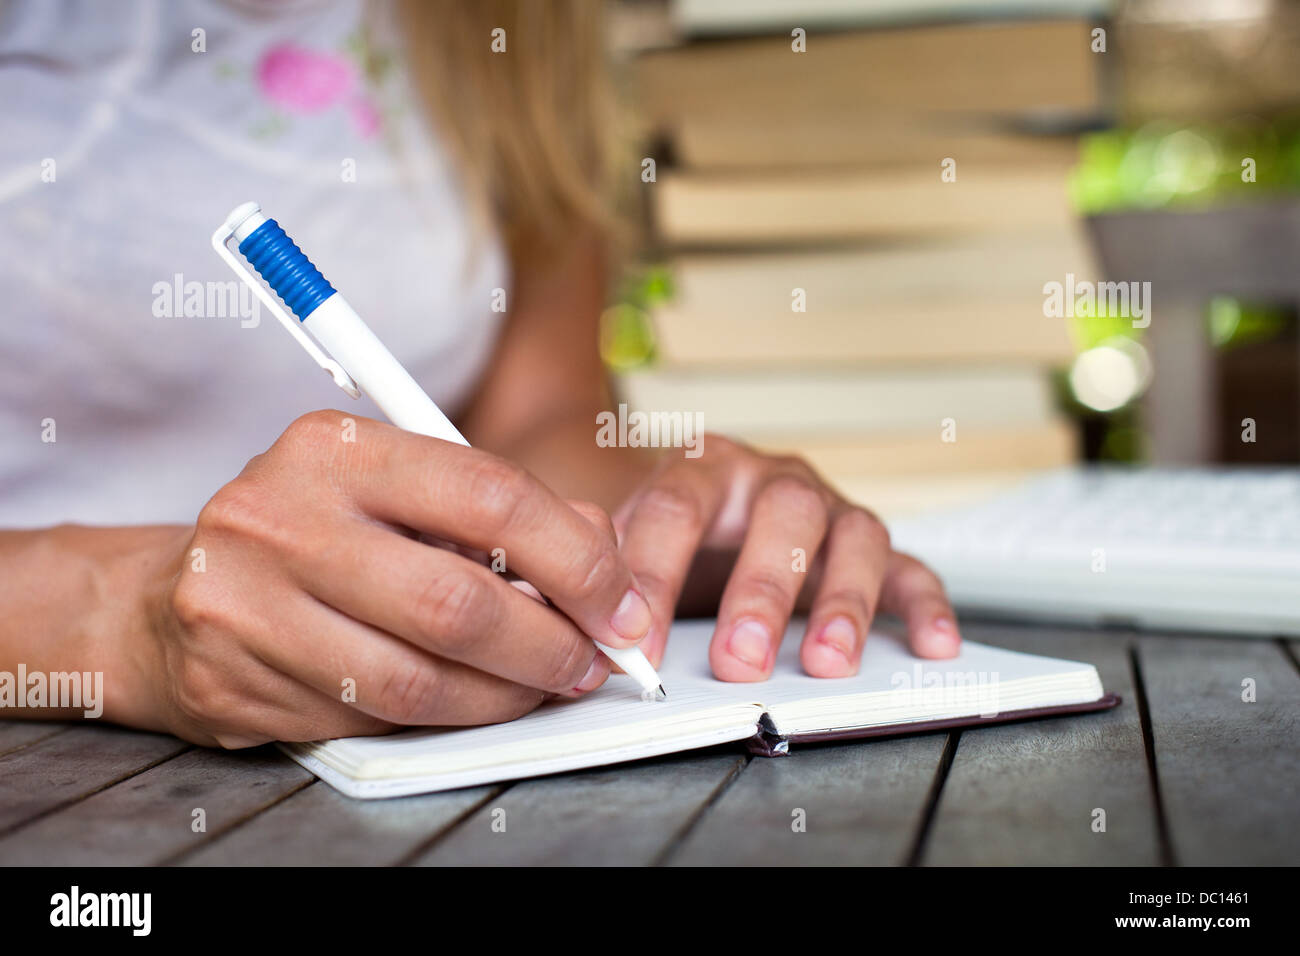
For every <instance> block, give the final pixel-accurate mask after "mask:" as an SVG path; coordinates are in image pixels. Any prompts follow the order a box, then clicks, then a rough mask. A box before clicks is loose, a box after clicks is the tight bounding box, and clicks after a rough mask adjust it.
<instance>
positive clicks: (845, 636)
mask: <svg viewBox="0 0 1300 956" xmlns="http://www.w3.org/2000/svg"><path fill="white" fill-rule="evenodd" d="M823 558H824V560H823V566H822V575H821V582H820V584H819V585H818V587H817V594H816V596H815V597H814V599H813V604H812V608H811V610H810V612H809V615H808V629H807V630H806V631H805V633H804V639H803V644H802V646H801V647H800V650H799V658H800V661H801V662H802V664H803V668H804V670H805V671H806V672H807V673H808V674H810V675H812V676H813V677H848V676H850V675H852V674H856V673H857V671H858V664H859V663H860V661H861V658H862V646H863V642H864V640H865V639H866V635H867V632H868V631H869V630H870V628H871V620H872V618H873V617H875V612H876V604H877V601H878V598H879V595H880V589H881V583H882V582H883V580H884V577H885V570H886V568H887V567H888V565H889V560H890V550H889V532H887V531H886V530H885V527H884V525H882V524H881V523H880V522H879V521H878V520H877V519H876V518H875V517H874V516H873V515H871V514H870V512H867V511H865V510H863V509H862V508H856V507H846V508H844V509H843V510H841V511H839V512H838V513H837V514H836V516H835V518H834V520H833V522H832V524H831V529H830V533H829V535H828V537H827V541H826V545H825V547H824V548H823Z"/></svg>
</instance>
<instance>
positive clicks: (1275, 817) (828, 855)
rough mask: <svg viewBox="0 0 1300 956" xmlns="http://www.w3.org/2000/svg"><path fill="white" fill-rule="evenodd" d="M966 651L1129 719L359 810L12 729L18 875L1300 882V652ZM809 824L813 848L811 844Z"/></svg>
mask: <svg viewBox="0 0 1300 956" xmlns="http://www.w3.org/2000/svg"><path fill="white" fill-rule="evenodd" d="M965 631H966V634H967V636H968V637H971V638H973V639H975V640H980V641H984V642H986V643H990V644H1000V645H1003V646H1006V647H1012V648H1016V649H1023V650H1030V651H1036V652H1041V653H1045V654H1053V655H1057V656H1062V657H1072V658H1076V659H1079V660H1087V661H1091V662H1092V663H1094V664H1095V665H1096V666H1097V667H1098V669H1099V670H1100V672H1101V675H1102V679H1103V681H1104V683H1105V685H1106V687H1107V689H1108V690H1111V691H1114V692H1117V693H1119V694H1120V695H1122V696H1123V698H1124V703H1123V704H1122V705H1121V706H1120V707H1118V708H1116V709H1115V710H1112V711H1109V712H1106V713H1101V714H1091V715H1086V716H1081V717H1071V718H1059V719H1052V720H1046V721H1037V722H1026V723H1021V724H1007V725H1001V726H992V727H985V728H980V729H977V730H967V731H962V732H959V733H958V732H954V733H930V734H920V735H915V736H910V737H899V738H894V739H888V740H877V741H872V742H862V743H848V744H834V745H822V746H815V747H807V748H804V749H803V750H796V752H795V753H794V754H793V755H792V756H790V757H786V758H779V759H764V758H760V757H750V756H748V755H746V754H744V753H743V752H742V751H741V750H740V749H738V748H730V747H723V748H715V749H712V750H705V751H695V752H693V753H688V754H679V755H676V756H673V757H669V758H660V759H654V760H648V761H642V762H640V763H636V764H628V765H624V766H619V767H607V768H602V769H597V770H592V771H585V772H578V773H569V774H563V775H560V776H555V777H549V778H545V779H540V780H529V781H522V782H519V783H513V784H506V785H500V786H487V787H476V788H473V789H470V790H460V791H454V792H450V793H441V794H431V795H428V796H421V797H407V798H402V799H395V800H377V801H357V800H351V799H349V798H347V797H344V796H341V795H340V794H338V793H336V792H335V791H333V790H332V789H330V788H329V787H328V786H327V785H325V784H323V783H320V782H318V781H316V780H314V779H313V778H312V777H311V776H310V775H309V774H308V773H307V772H306V771H305V770H303V769H302V768H300V767H299V766H298V765H297V764H294V763H292V762H290V761H289V760H288V759H287V758H285V757H283V756H281V755H280V754H279V753H278V752H277V751H275V750H274V749H272V748H269V747H265V748H258V749H256V750H252V751H243V752H223V751H214V750H204V749H201V748H196V747H192V746H190V745H188V744H186V743H184V742H182V741H179V740H176V739H174V738H171V737H166V736H159V735H155V734H145V733H136V732H132V731H126V730H121V729H118V728H114V727H110V726H105V725H87V724H53V723H30V722H25V721H3V722H0V864H70V865H97V864H159V863H163V864H182V865H205V864H416V865H425V864H434V865H437V864H529V863H533V864H537V863H589V864H672V865H678V864H684V865H689V864H699V863H709V864H750V863H794V864H817V863H829V864H853V863H861V864H922V865H944V864H986V863H987V864H1019V863H1025V864H1170V863H1173V864H1290V865H1295V864H1297V863H1300V828H1298V827H1297V826H1296V825H1295V824H1296V814H1297V810H1300V666H1298V663H1297V662H1298V660H1300V642H1295V641H1292V642H1285V641H1275V640H1251V639H1231V638H1222V637H1185V636H1179V635H1159V634H1142V635H1137V634H1134V633H1129V632H1122V631H1088V630H1075V629H1061V628H1045V627H1042V626H1025V625H1014V624H1004V623H994V622H980V623H970V622H968V623H967V624H966V626H965ZM1247 679H1251V680H1253V681H1254V682H1255V687H1256V690H1255V696H1256V701H1255V702H1254V703H1247V702H1244V701H1243V700H1242V695H1243V681H1245V680H1247ZM200 808H201V809H202V810H203V811H204V815H205V817H206V830H205V831H204V832H195V829H194V826H193V821H194V819H195V813H194V811H195V810H196V809H200ZM797 809H802V810H803V811H804V812H805V814H806V821H807V825H806V832H794V829H793V828H792V820H793V819H794V814H795V811H796V810H797ZM1098 809H1100V810H1104V811H1105V832H1094V819H1097V814H1096V811H1097V810H1098ZM501 811H504V821H505V827H506V829H505V832H504V833H501V832H494V828H493V822H494V820H497V821H499V820H501V819H502V813H501ZM498 829H499V828H498Z"/></svg>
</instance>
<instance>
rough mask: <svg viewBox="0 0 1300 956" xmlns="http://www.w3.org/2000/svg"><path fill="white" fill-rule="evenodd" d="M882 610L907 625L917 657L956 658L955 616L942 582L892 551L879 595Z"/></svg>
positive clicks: (957, 644) (912, 560) (906, 556)
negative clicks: (895, 616) (900, 619)
mask: <svg viewBox="0 0 1300 956" xmlns="http://www.w3.org/2000/svg"><path fill="white" fill-rule="evenodd" d="M880 607H881V610H883V611H886V612H888V613H890V614H895V615H897V616H898V617H900V618H902V619H903V622H904V623H905V624H906V625H907V639H908V642H909V643H910V644H911V646H912V652H913V653H914V654H916V656H917V657H927V658H945V657H956V656H957V653H958V652H959V651H960V650H961V636H960V635H959V634H958V633H957V623H956V622H957V615H956V614H954V613H953V610H952V605H951V604H949V603H948V596H947V594H945V593H944V590H943V582H941V581H940V580H939V578H938V576H937V575H936V574H935V573H934V572H933V571H931V570H930V569H929V568H927V567H926V566H925V565H924V564H922V563H921V562H920V561H918V560H916V558H913V557H911V556H910V555H906V554H900V553H898V552H897V551H895V552H894V553H893V554H892V555H891V556H890V561H889V568H888V570H887V571H886V573H885V583H884V587H883V588H882V590H881V592H880Z"/></svg>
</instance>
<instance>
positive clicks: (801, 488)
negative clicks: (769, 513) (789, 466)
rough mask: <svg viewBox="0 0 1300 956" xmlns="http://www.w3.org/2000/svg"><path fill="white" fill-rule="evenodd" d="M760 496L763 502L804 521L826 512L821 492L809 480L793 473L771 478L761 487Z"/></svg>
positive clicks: (815, 518)
mask: <svg viewBox="0 0 1300 956" xmlns="http://www.w3.org/2000/svg"><path fill="white" fill-rule="evenodd" d="M761 497H762V499H763V501H764V503H765V504H770V505H777V506H779V507H780V508H781V510H783V511H786V512H790V513H793V514H794V515H795V516H797V517H798V518H800V519H802V520H805V521H814V520H817V518H818V517H820V516H824V515H825V514H826V502H825V499H823V497H822V493H821V492H820V491H819V490H818V489H817V488H816V486H814V485H813V484H812V483H811V482H809V481H808V480H806V479H804V478H799V477H796V476H795V475H780V476H778V477H776V478H773V479H772V480H771V481H769V482H768V483H767V486H766V487H765V488H764V489H763V491H762V493H761Z"/></svg>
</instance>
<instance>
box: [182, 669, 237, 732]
mask: <svg viewBox="0 0 1300 956" xmlns="http://www.w3.org/2000/svg"><path fill="white" fill-rule="evenodd" d="M172 686H173V694H174V698H175V703H176V708H177V710H179V711H180V712H181V714H182V715H184V716H185V717H187V718H188V719H190V720H192V721H194V722H195V723H198V724H201V725H202V724H206V723H207V722H208V721H211V720H213V719H215V718H217V717H220V716H222V715H223V714H225V713H226V712H227V711H226V704H227V703H228V702H229V695H228V694H227V693H226V691H225V690H224V689H223V686H222V683H221V681H220V680H219V679H218V678H217V676H216V675H215V674H214V673H213V672H212V669H211V668H210V667H208V666H206V665H203V664H200V663H198V662H197V661H195V660H194V659H193V658H189V659H186V660H185V661H184V662H183V663H182V664H181V665H180V666H179V670H178V673H177V674H176V677H175V680H174V681H173V685H172Z"/></svg>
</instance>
